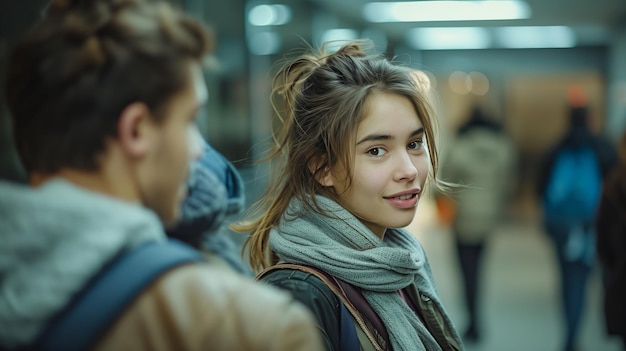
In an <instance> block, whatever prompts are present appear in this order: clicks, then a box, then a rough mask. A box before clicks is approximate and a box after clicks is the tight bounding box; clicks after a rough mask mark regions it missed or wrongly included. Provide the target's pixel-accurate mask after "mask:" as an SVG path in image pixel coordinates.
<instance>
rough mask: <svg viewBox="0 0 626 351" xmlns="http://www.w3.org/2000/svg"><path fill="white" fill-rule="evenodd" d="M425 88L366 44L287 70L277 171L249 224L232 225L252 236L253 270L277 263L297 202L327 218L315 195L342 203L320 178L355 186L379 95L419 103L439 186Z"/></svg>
mask: <svg viewBox="0 0 626 351" xmlns="http://www.w3.org/2000/svg"><path fill="white" fill-rule="evenodd" d="M422 83H423V82H420V79H419V75H416V74H415V70H413V69H411V68H408V67H402V66H399V65H395V64H392V63H391V62H389V61H388V60H387V59H385V58H384V57H382V56H379V55H372V54H368V53H366V51H365V49H364V42H363V41H353V42H349V43H348V44H345V45H344V46H342V47H341V48H340V49H339V50H337V51H336V52H334V53H328V52H327V51H326V46H322V48H321V50H320V51H319V53H317V54H316V55H315V54H304V55H301V56H300V57H298V58H296V59H294V60H292V61H289V62H287V63H286V64H284V65H283V66H282V67H281V68H280V70H279V71H278V73H277V74H276V75H275V76H274V79H273V89H272V105H273V106H274V110H275V112H276V114H277V116H278V118H279V119H280V121H281V122H282V124H281V126H280V128H279V129H278V131H277V132H276V133H275V134H274V141H275V145H274V148H273V149H272V150H271V152H270V154H269V156H268V158H267V159H266V161H270V162H272V163H273V165H274V172H273V174H272V176H271V177H270V178H269V179H270V183H269V184H268V188H267V191H266V193H265V195H264V196H263V197H262V198H261V200H259V202H257V203H256V204H255V205H254V206H253V207H252V209H251V212H250V215H249V217H248V220H247V221H245V222H241V223H238V224H236V225H233V226H232V229H234V230H236V231H239V232H250V236H249V237H248V239H247V240H246V243H245V245H244V249H246V248H247V249H249V255H250V265H251V267H252V268H253V269H255V270H259V269H263V268H265V267H268V266H270V265H273V264H275V263H276V262H277V257H276V255H275V254H274V253H272V252H271V250H270V248H269V245H268V241H269V232H270V230H271V229H272V228H273V227H274V226H276V225H278V223H279V222H280V220H281V217H282V215H283V213H284V212H285V211H286V210H287V206H288V204H289V202H290V200H291V199H292V198H294V197H295V198H297V199H299V200H300V201H302V203H303V204H304V205H305V206H306V207H307V208H308V209H310V210H312V211H317V212H320V213H322V214H323V211H322V210H321V209H320V208H319V206H317V204H316V203H315V197H314V196H311V195H314V194H322V195H325V196H328V197H330V198H333V199H336V200H337V194H335V193H334V192H333V190H332V188H326V187H323V186H322V185H321V184H320V183H319V182H318V181H317V179H320V177H321V176H323V175H324V174H325V172H326V171H327V170H329V169H333V168H334V167H340V168H341V169H343V170H345V175H346V180H347V181H348V184H350V183H349V182H350V180H351V179H352V173H351V170H352V163H353V155H354V143H355V138H356V131H357V129H358V126H359V123H360V122H361V119H362V118H363V116H365V115H366V112H367V111H366V109H367V104H366V101H367V99H368V97H369V96H371V95H372V93H374V92H380V93H391V94H398V95H401V96H405V97H407V98H408V99H409V100H410V101H411V103H412V104H413V106H414V107H415V111H416V113H417V115H418V116H419V118H420V121H421V122H422V124H423V126H424V133H425V135H426V140H427V142H428V143H429V144H428V152H429V156H430V162H431V174H430V175H429V178H430V179H431V180H433V181H434V183H435V184H437V181H436V177H435V175H436V172H437V148H436V145H435V143H434V142H433V141H434V114H433V111H432V107H431V105H430V102H429V99H428V96H427V91H426V89H425V85H424V84H422Z"/></svg>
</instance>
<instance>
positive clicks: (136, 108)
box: [117, 102, 153, 158]
mask: <svg viewBox="0 0 626 351" xmlns="http://www.w3.org/2000/svg"><path fill="white" fill-rule="evenodd" d="M152 123H153V122H152V120H151V117H150V109H149V108H148V106H146V104H144V103H142V102H133V103H132V104H130V105H128V106H126V107H125V108H124V110H122V113H121V114H120V118H119V120H118V122H117V133H118V140H119V142H120V146H121V147H122V149H123V150H124V151H125V152H126V153H127V154H128V155H129V156H131V157H133V158H141V157H143V156H144V155H145V154H146V153H147V152H148V150H149V149H150V139H151V138H150V134H151V133H150V132H151V129H152V127H153V126H152Z"/></svg>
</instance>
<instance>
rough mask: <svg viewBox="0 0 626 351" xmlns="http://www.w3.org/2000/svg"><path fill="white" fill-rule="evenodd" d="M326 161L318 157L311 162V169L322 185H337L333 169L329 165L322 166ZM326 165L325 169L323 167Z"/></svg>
mask: <svg viewBox="0 0 626 351" xmlns="http://www.w3.org/2000/svg"><path fill="white" fill-rule="evenodd" d="M323 164H324V162H322V160H321V159H320V157H317V158H316V159H314V160H312V161H310V162H309V171H311V174H313V176H314V177H315V180H316V181H317V182H318V183H320V185H322V186H333V185H335V181H334V178H333V175H332V172H331V170H330V169H329V168H328V166H322V165H323ZM322 167H324V168H323V169H321V168H322Z"/></svg>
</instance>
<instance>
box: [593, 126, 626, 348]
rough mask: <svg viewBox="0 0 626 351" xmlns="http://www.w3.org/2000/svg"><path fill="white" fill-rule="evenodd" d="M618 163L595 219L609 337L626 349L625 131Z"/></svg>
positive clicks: (609, 177)
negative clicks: (618, 338) (615, 337)
mask: <svg viewBox="0 0 626 351" xmlns="http://www.w3.org/2000/svg"><path fill="white" fill-rule="evenodd" d="M618 150H619V164H618V166H617V167H616V168H615V169H614V170H613V171H612V172H611V174H610V175H609V176H608V178H607V179H606V181H605V183H604V189H603V191H602V197H601V198H600V206H599V208H598V216H597V219H596V221H597V222H596V236H597V241H596V245H597V254H598V261H599V262H600V264H601V267H602V272H603V274H604V283H605V284H604V317H605V322H606V330H607V332H608V334H609V335H617V336H619V337H620V338H621V339H622V345H623V346H622V347H623V349H624V350H626V132H624V134H623V135H622V138H621V140H620V144H619V148H618Z"/></svg>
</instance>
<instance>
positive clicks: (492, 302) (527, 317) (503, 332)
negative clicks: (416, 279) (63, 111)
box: [409, 202, 621, 351]
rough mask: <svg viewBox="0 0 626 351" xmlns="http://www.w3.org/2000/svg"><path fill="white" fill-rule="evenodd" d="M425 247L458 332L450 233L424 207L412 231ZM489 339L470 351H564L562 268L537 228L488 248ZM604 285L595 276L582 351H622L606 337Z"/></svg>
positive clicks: (485, 299) (520, 229)
mask: <svg viewBox="0 0 626 351" xmlns="http://www.w3.org/2000/svg"><path fill="white" fill-rule="evenodd" d="M409 229H410V230H412V231H413V232H414V233H415V234H416V236H417V237H418V238H419V239H420V241H421V242H422V244H423V245H424V247H425V249H426V251H427V253H428V255H429V259H430V263H431V267H432V269H433V274H434V275H435V279H436V281H437V284H438V287H439V290H440V293H441V296H442V299H443V300H444V303H445V305H446V307H447V309H448V312H449V314H450V315H451V318H452V319H453V321H454V323H455V324H456V325H457V328H458V329H459V331H463V327H464V325H465V324H464V323H465V312H464V309H463V305H462V295H461V290H460V273H459V270H458V267H457V261H456V257H455V256H454V248H453V246H452V238H451V233H450V231H449V230H448V229H446V228H442V227H441V226H439V225H438V224H437V223H436V222H435V221H434V209H433V206H432V204H430V203H428V202H424V203H420V211H418V217H417V218H416V220H415V221H414V223H413V224H411V226H410V227H409ZM483 264H484V265H483V269H484V273H483V277H482V278H483V279H482V285H481V287H482V289H483V295H482V306H481V310H482V314H483V318H482V320H483V332H484V337H483V340H482V341H481V342H480V343H477V344H467V345H466V348H467V350H468V351H526V350H530V351H560V345H561V338H562V333H563V327H562V324H561V315H560V309H559V306H560V305H559V304H560V301H559V299H558V295H557V284H558V276H557V268H556V262H555V260H554V257H553V252H552V246H551V242H550V241H548V240H547V238H546V237H545V236H544V235H543V232H542V231H541V229H540V227H539V226H538V225H537V224H536V223H508V224H505V225H504V226H503V227H502V228H501V229H500V230H499V231H498V232H497V233H495V235H494V236H493V237H492V240H491V241H490V243H489V246H488V249H487V251H486V253H485V261H484V262H483ZM601 304H602V301H601V282H600V277H599V272H598V271H597V269H596V271H594V274H593V276H592V277H591V281H590V284H589V289H588V295H587V303H586V310H585V314H584V316H583V318H584V319H583V322H582V327H581V331H580V337H579V344H578V346H579V350H581V351H618V350H621V349H620V346H619V343H618V341H617V340H615V339H611V338H608V337H607V336H606V335H605V333H604V325H603V320H602V305H601Z"/></svg>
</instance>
